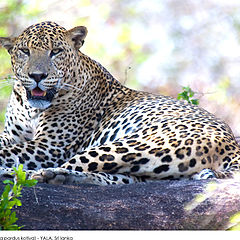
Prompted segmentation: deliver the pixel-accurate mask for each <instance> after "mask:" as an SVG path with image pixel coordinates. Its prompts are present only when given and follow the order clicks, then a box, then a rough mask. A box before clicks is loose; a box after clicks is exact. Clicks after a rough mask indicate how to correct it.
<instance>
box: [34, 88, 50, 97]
mask: <svg viewBox="0 0 240 240" xmlns="http://www.w3.org/2000/svg"><path fill="white" fill-rule="evenodd" d="M46 93H47V92H46V91H42V90H41V89H40V88H38V87H37V88H34V89H33V90H32V91H31V94H32V96H35V97H45V96H46Z"/></svg>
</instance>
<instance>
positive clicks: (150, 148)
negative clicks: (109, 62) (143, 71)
mask: <svg viewBox="0 0 240 240" xmlns="http://www.w3.org/2000/svg"><path fill="white" fill-rule="evenodd" d="M86 34H87V29H86V28H85V27H82V26H81V27H76V28H73V29H71V30H69V31H67V30H66V29H64V28H63V27H61V26H59V25H58V24H56V23H53V22H43V23H39V24H36V25H33V26H30V27H29V28H27V29H26V30H25V31H24V32H23V33H22V34H21V35H20V36H19V37H16V38H0V44H1V45H2V46H3V47H5V48H6V49H7V50H8V51H9V53H10V55H11V60H12V67H13V72H14V74H15V76H16V81H15V84H14V87H13V92H12V95H11V99H10V102H9V105H8V108H7V114H6V123H5V129H4V132H3V133H2V134H1V135H0V165H1V174H2V175H4V174H7V173H9V172H11V169H12V167H13V166H14V165H16V164H17V163H21V164H23V166H24V169H26V170H27V171H28V173H29V175H31V177H32V178H36V179H38V180H39V181H42V182H49V183H93V184H100V185H106V184H128V183H134V182H139V181H149V180H159V179H179V178H184V177H187V178H200V179H202V178H208V176H209V178H210V177H217V178H226V177H233V175H234V173H235V172H237V171H239V161H240V160H239V159H240V151H239V146H238V144H237V142H236V140H235V138H234V136H233V134H232V131H231V130H230V128H229V127H228V126H227V124H226V123H224V122H223V121H222V120H220V119H218V118H216V117H215V116H214V115H213V114H211V113H209V112H207V111H206V110H204V109H202V108H200V107H197V106H194V105H191V104H187V103H185V102H183V101H177V100H176V99H173V98H171V97H166V96H161V95H153V94H150V93H146V92H140V91H135V90H132V89H129V88H127V87H125V86H123V85H122V84H121V83H119V82H118V81H117V80H116V79H115V78H114V77H113V76H112V75H111V74H110V73H109V72H108V71H107V70H106V69H105V68H104V67H102V66H101V65H100V64H99V63H97V62H96V61H94V60H92V59H91V58H90V57H88V56H86V55H84V54H83V53H82V52H81V51H80V50H79V48H80V47H81V46H82V44H83V43H84V39H85V37H86Z"/></svg>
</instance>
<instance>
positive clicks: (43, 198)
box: [0, 180, 240, 230]
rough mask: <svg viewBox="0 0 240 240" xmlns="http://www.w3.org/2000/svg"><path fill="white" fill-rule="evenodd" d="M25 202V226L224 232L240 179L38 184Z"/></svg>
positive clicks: (26, 192) (239, 195)
mask: <svg viewBox="0 0 240 240" xmlns="http://www.w3.org/2000/svg"><path fill="white" fill-rule="evenodd" d="M0 189H1V192H2V189H3V184H0ZM21 201H22V204H23V205H22V207H18V208H17V209H16V214H17V217H18V218H19V220H18V222H17V224H18V225H19V226H22V225H24V228H23V229H25V230H82V229H88V230H93V229H98V230H114V229H116V230H120V229H122V230H130V229H131V230H200V229H205V230H214V229H215V230H216V229H222V230H224V229H227V228H229V227H230V226H231V224H230V223H229V218H230V217H231V216H232V215H234V214H236V213H237V212H238V211H240V182H239V180H238V181H237V180H216V181H214V182H213V181H209V180H201V181H197V180H195V181H194V180H191V181H190V180H181V181H170V180H169V181H168V180H164V181H156V182H148V183H137V184H130V185H117V186H94V185H78V186H75V185H74V186H70V185H48V184H43V183H39V184H37V186H36V187H34V188H24V189H23V190H22V198H21Z"/></svg>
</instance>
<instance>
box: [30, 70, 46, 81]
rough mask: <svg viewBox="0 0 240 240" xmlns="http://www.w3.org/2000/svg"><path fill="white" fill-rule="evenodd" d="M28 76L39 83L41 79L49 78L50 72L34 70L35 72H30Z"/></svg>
mask: <svg viewBox="0 0 240 240" xmlns="http://www.w3.org/2000/svg"><path fill="white" fill-rule="evenodd" d="M28 76H29V77H30V78H32V79H34V80H35V81H36V82H37V83H39V82H40V81H41V80H43V79H45V78H47V76H48V74H47V73H43V72H40V73H39V72H38V73H35V72H33V73H28Z"/></svg>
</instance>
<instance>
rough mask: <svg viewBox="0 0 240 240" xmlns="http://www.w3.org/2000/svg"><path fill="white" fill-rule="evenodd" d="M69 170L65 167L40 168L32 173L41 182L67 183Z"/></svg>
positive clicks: (33, 177) (32, 176)
mask: <svg viewBox="0 0 240 240" xmlns="http://www.w3.org/2000/svg"><path fill="white" fill-rule="evenodd" d="M68 174H69V171H68V170H66V169H63V168H47V169H40V170H38V171H36V172H34V173H33V174H32V175H31V178H32V179H36V180H37V181H38V182H40V183H50V184H65V182H66V176H67V175H68Z"/></svg>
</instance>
